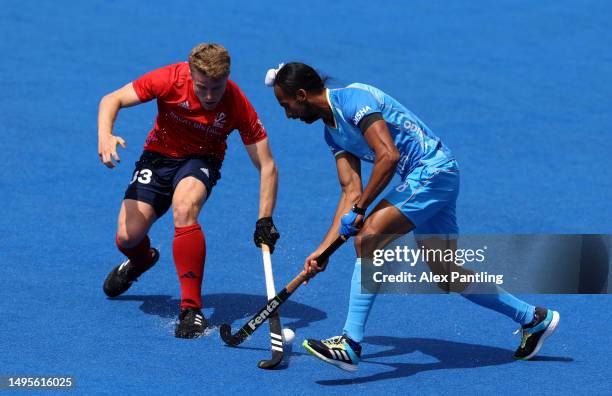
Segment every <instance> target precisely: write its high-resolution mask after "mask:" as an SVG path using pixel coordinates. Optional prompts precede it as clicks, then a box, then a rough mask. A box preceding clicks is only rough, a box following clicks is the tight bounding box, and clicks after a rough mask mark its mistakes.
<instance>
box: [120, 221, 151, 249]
mask: <svg viewBox="0 0 612 396" xmlns="http://www.w3.org/2000/svg"><path fill="white" fill-rule="evenodd" d="M144 235H145V233H144V232H143V231H142V230H139V229H137V228H134V227H132V228H129V227H127V226H125V225H120V226H119V227H118V228H117V242H118V243H119V244H120V245H121V246H122V247H124V248H131V247H134V246H136V245H138V243H140V241H141V240H142V238H143V237H144Z"/></svg>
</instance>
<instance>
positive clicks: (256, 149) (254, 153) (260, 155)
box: [246, 138, 280, 253]
mask: <svg viewBox="0 0 612 396" xmlns="http://www.w3.org/2000/svg"><path fill="white" fill-rule="evenodd" d="M246 148H247V152H248V153H249V157H250V158H251V161H252V162H253V165H255V167H256V168H257V169H258V170H259V180H260V181H259V183H260V186H259V216H258V219H257V222H256V223H255V232H254V233H253V241H254V242H255V246H258V247H261V245H262V243H263V244H266V245H268V247H269V248H270V253H274V247H275V244H276V241H277V240H278V238H280V233H279V232H278V230H277V229H276V227H275V226H274V222H273V221H272V213H273V212H274V206H275V205H276V191H277V189H278V171H277V170H276V164H275V163H274V159H273V158H272V152H271V151H270V145H269V143H268V138H265V139H263V140H261V141H259V142H257V143H255V144H250V145H247V146H246Z"/></svg>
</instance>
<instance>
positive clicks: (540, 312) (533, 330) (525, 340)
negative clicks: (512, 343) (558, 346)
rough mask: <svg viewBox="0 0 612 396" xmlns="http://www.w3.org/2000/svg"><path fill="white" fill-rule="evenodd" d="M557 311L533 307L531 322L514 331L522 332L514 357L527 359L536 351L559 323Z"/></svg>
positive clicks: (516, 332)
mask: <svg viewBox="0 0 612 396" xmlns="http://www.w3.org/2000/svg"><path fill="white" fill-rule="evenodd" d="M559 318H560V316H559V312H557V311H552V310H550V309H546V308H540V307H537V308H536V309H535V314H534V319H533V322H531V323H530V324H528V325H526V326H522V327H521V328H520V329H518V330H517V331H515V332H514V334H518V332H519V331H520V332H522V334H521V345H519V347H518V348H517V349H516V352H514V358H515V359H520V360H529V359H531V358H532V357H534V356H535V355H536V353H538V351H539V350H540V348H542V344H544V341H545V340H546V339H547V338H548V337H550V335H551V334H552V333H553V332H554V331H555V329H556V328H557V325H558V324H559Z"/></svg>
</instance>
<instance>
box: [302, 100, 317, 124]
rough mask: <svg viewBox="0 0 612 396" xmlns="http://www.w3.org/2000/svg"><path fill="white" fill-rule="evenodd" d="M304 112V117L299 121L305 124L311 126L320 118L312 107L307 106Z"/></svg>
mask: <svg viewBox="0 0 612 396" xmlns="http://www.w3.org/2000/svg"><path fill="white" fill-rule="evenodd" d="M304 110H305V111H304V115H303V116H302V117H300V120H302V121H303V122H305V123H306V124H312V123H313V122H315V121H316V120H318V119H319V118H321V117H320V116H319V115H318V114H317V112H316V111H315V108H314V106H312V105H310V104H307V105H306V107H305V109H304Z"/></svg>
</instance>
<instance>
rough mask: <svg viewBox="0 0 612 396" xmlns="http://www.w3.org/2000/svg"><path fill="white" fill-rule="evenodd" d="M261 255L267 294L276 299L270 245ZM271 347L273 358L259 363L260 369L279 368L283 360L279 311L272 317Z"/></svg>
mask: <svg viewBox="0 0 612 396" xmlns="http://www.w3.org/2000/svg"><path fill="white" fill-rule="evenodd" d="M261 253H262V257H263V263H264V273H265V276H266V293H267V295H268V299H271V298H274V295H275V294H276V290H275V288H274V275H273V272H272V259H271V258H270V248H269V247H268V245H265V244H262V245H261ZM270 347H271V349H272V357H271V358H270V359H268V360H266V359H263V360H260V361H259V364H258V367H259V368H262V369H266V370H271V369H273V368H275V367H276V366H278V365H279V364H280V362H281V361H282V360H283V355H284V350H283V326H282V325H281V321H280V315H279V314H278V311H276V312H274V314H272V315H271V316H270Z"/></svg>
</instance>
